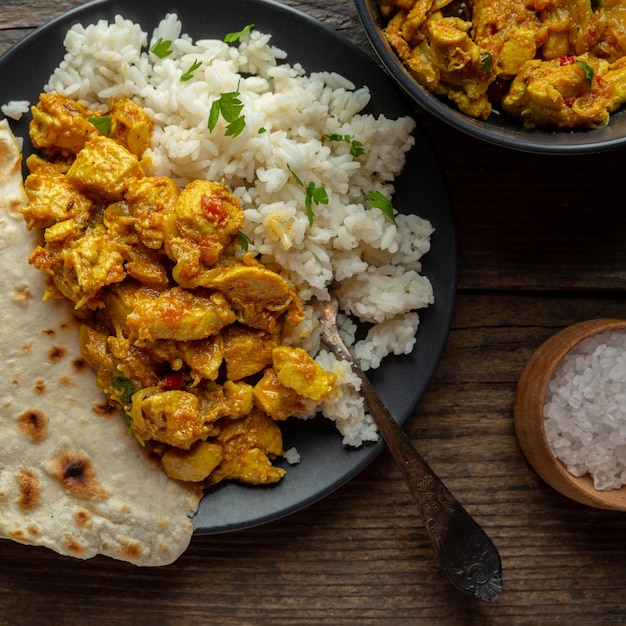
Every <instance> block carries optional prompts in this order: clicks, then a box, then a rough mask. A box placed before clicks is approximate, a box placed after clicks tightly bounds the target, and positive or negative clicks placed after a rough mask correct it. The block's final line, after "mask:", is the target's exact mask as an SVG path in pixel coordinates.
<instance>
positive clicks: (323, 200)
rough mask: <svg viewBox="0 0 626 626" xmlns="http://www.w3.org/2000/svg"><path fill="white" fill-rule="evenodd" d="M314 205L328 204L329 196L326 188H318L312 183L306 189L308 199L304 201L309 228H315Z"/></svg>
mask: <svg viewBox="0 0 626 626" xmlns="http://www.w3.org/2000/svg"><path fill="white" fill-rule="evenodd" d="M313 203H315V204H328V194H327V193H326V189H324V187H316V186H315V183H314V182H310V183H309V184H308V185H307V187H306V197H305V199H304V206H305V207H306V215H307V218H308V220H309V226H313V220H314V219H315V214H314V213H313Z"/></svg>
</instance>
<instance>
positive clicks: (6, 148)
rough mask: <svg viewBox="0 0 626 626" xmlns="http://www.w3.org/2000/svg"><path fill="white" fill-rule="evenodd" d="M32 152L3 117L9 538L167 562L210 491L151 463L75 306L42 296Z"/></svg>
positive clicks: (0, 496)
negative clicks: (25, 155) (26, 175)
mask: <svg viewBox="0 0 626 626" xmlns="http://www.w3.org/2000/svg"><path fill="white" fill-rule="evenodd" d="M26 202H27V198H26V196H25V192H24V187H23V179H22V173H21V154H20V150H19V146H18V144H17V142H16V139H15V137H14V136H13V133H12V132H11V130H10V128H9V126H8V123H7V122H6V120H3V121H1V122H0V354H1V355H2V360H3V367H2V377H1V378H0V537H5V538H9V539H13V540H15V541H19V542H21V543H27V544H34V545H41V546H46V547H48V548H51V549H52V550H55V551H56V552H59V553H61V554H65V555H70V556H73V557H78V558H81V559H87V558H91V557H93V556H94V555H96V554H105V555H107V556H110V557H113V558H116V559H121V560H124V561H130V562H131V563H135V564H137V565H166V564H168V563H171V562H172V561H174V560H176V558H177V557H178V556H179V555H180V554H181V553H182V552H184V550H185V549H186V548H187V546H188V544H189V541H190V539H191V535H192V531H193V528H192V524H191V520H190V517H191V516H193V514H194V513H195V511H196V509H197V506H198V502H199V499H200V492H199V491H196V490H193V489H191V488H190V487H188V486H187V485H184V484H182V483H178V482H175V481H173V480H171V479H170V478H168V477H167V476H166V475H165V473H164V472H163V471H162V470H161V469H160V468H159V467H158V465H157V464H156V463H153V462H152V461H150V460H149V459H148V458H147V456H146V455H145V454H144V452H143V450H142V448H141V447H140V446H139V445H138V443H137V441H136V440H135V438H134V437H132V436H130V435H129V434H128V432H127V428H126V424H125V421H124V419H123V417H121V416H120V415H119V413H118V412H113V413H111V412H110V410H107V403H106V401H105V399H104V396H103V395H102V393H101V392H100V390H99V389H98V388H97V386H96V383H95V377H94V374H93V372H92V371H91V369H90V368H89V367H88V366H87V365H86V363H85V361H84V360H83V359H82V357H81V354H80V347H79V340H78V326H77V324H76V322H75V320H74V317H73V314H72V309H71V304H69V302H65V301H60V300H59V301H48V302H45V303H44V302H42V294H43V292H44V286H45V275H44V273H43V272H40V271H38V270H36V269H34V268H33V267H31V266H30V265H29V264H28V260H27V259H28V254H29V252H30V251H31V250H32V249H33V247H34V245H35V241H36V238H37V234H36V233H29V232H28V231H27V229H26V225H25V223H24V220H23V218H22V217H21V215H20V213H19V209H20V208H21V207H23V206H24V205H25V203H26Z"/></svg>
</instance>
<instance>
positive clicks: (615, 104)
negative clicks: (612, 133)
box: [601, 11, 626, 113]
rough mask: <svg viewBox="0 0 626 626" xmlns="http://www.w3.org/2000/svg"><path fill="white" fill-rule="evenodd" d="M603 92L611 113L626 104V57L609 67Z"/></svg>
mask: <svg viewBox="0 0 626 626" xmlns="http://www.w3.org/2000/svg"><path fill="white" fill-rule="evenodd" d="M625 13H626V11H625ZM625 34H626V33H625ZM601 91H602V93H603V94H604V96H605V98H606V100H607V105H606V108H607V110H608V111H609V113H612V112H613V111H616V110H617V109H619V107H621V106H622V104H624V103H625V102H626V56H624V57H623V58H621V59H619V60H618V61H615V63H611V65H609V67H608V69H607V71H606V73H605V74H603V75H602V90H601Z"/></svg>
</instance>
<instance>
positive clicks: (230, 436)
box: [209, 409, 286, 485]
mask: <svg viewBox="0 0 626 626" xmlns="http://www.w3.org/2000/svg"><path fill="white" fill-rule="evenodd" d="M214 441H215V443H218V444H220V445H221V446H222V452H223V455H224V460H223V461H222V462H221V463H220V465H219V466H218V467H217V468H216V469H215V470H214V471H213V473H212V474H211V476H210V478H209V480H210V482H211V483H213V484H215V483H217V482H219V481H221V480H226V479H232V480H241V481H242V482H245V483H249V484H253V485H261V484H269V483H274V482H278V481H279V480H280V479H281V478H282V477H283V476H284V475H285V473H286V472H285V470H283V469H282V468H278V467H274V466H272V464H271V461H270V459H272V458H274V457H276V456H278V455H280V454H282V452H283V441H282V435H281V432H280V428H279V427H278V426H277V425H276V423H275V422H274V421H273V420H272V419H271V418H270V417H269V416H268V415H266V414H265V413H263V411H260V410H258V409H255V410H254V411H252V413H250V414H249V415H248V416H247V417H245V418H242V419H236V420H232V419H229V418H224V419H222V427H221V430H220V433H219V435H218V436H217V437H216V438H215V440H214Z"/></svg>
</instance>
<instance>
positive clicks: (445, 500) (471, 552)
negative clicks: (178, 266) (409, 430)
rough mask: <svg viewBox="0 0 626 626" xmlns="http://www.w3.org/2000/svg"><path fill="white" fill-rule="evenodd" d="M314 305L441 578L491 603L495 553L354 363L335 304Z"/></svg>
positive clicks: (496, 576)
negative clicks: (400, 480)
mask: <svg viewBox="0 0 626 626" xmlns="http://www.w3.org/2000/svg"><path fill="white" fill-rule="evenodd" d="M315 306H316V308H317V310H318V311H319V313H320V320H319V321H320V326H321V333H322V340H323V341H324V343H325V344H326V345H327V346H328V347H329V348H330V349H331V350H332V352H333V353H334V354H335V356H336V357H337V358H339V359H343V360H345V361H348V362H349V363H350V365H351V366H352V369H353V371H354V372H355V373H356V374H357V375H358V376H359V378H360V379H361V393H362V394H363V397H364V399H365V405H366V407H367V409H368V411H369V412H370V414H371V415H372V417H373V418H374V420H375V421H376V424H377V425H378V430H379V432H380V434H381V435H382V437H383V439H384V440H385V442H386V444H387V447H388V448H389V451H390V452H391V454H392V456H393V458H394V459H395V461H396V463H397V464H398V467H399V468H400V472H401V473H402V476H403V477H404V480H405V481H406V483H407V485H408V487H409V491H410V492H411V495H412V496H413V500H414V501H415V504H416V505H417V509H418V511H419V513H420V516H421V518H422V521H423V522H424V526H425V528H426V532H427V533H428V537H429V539H430V541H431V543H432V545H433V548H434V550H435V554H436V556H437V558H438V561H439V564H440V565H441V567H442V568H443V571H444V572H445V574H446V576H447V577H448V579H449V580H450V582H451V583H452V584H453V585H454V586H455V587H456V588H457V589H460V590H461V591H465V592H467V593H470V594H473V595H475V596H476V597H478V598H480V599H481V600H494V599H495V598H497V597H498V595H499V594H500V591H501V590H502V566H501V562H500V555H499V554H498V550H497V548H496V547H495V545H494V544H493V542H492V541H491V540H490V539H489V537H488V536H487V534H486V533H485V531H484V530H483V529H482V528H481V527H480V526H479V525H478V523H477V522H476V521H475V520H474V518H473V517H471V515H470V514H469V513H468V512H467V511H466V510H465V509H464V508H463V506H462V505H461V504H460V502H458V500H457V499H456V498H455V497H454V496H453V495H452V494H451V493H450V491H449V490H448V489H447V488H446V486H445V485H444V484H443V483H442V482H441V480H440V479H439V478H438V477H437V476H436V474H435V473H434V472H433V470H432V469H431V468H430V466H429V465H428V463H426V461H425V460H424V458H423V457H422V456H421V455H420V453H419V452H418V451H417V450H416V449H415V447H414V446H413V444H412V443H411V441H410V439H409V438H408V437H407V435H406V434H405V432H404V430H402V428H401V427H400V425H399V424H398V423H397V422H396V420H395V419H394V418H393V416H392V415H391V413H390V412H389V411H388V409H387V407H386V406H385V405H384V403H383V402H382V400H381V399H380V397H379V396H378V394H377V393H376V390H375V389H374V387H373V385H372V384H371V383H370V381H369V380H368V378H367V376H366V375H365V374H364V373H363V371H362V370H361V368H360V367H359V366H358V364H357V363H356V361H355V360H354V358H353V356H352V354H351V353H350V351H349V350H348V348H347V347H346V345H345V344H344V342H343V340H342V339H341V337H340V336H339V331H338V329H337V312H338V309H339V305H338V302H337V300H336V299H335V298H331V300H329V301H320V300H316V301H315Z"/></svg>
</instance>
